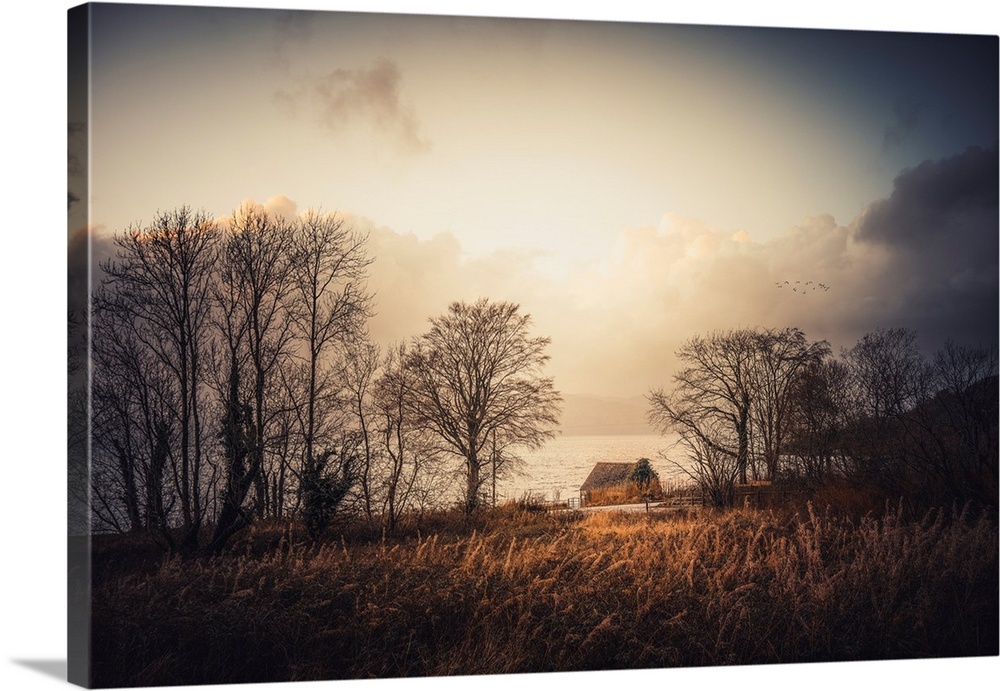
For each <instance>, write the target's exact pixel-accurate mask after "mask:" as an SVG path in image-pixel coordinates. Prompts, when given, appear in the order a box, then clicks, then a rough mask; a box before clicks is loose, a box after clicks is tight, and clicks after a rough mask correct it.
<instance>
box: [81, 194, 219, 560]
mask: <svg viewBox="0 0 1000 691" xmlns="http://www.w3.org/2000/svg"><path fill="white" fill-rule="evenodd" d="M218 238H219V234H218V230H217V228H216V225H215V223H214V222H213V221H212V219H210V218H209V217H208V216H207V215H205V214H203V213H199V212H193V211H191V210H190V209H189V208H187V207H182V208H179V209H176V210H174V211H170V212H165V213H161V214H159V215H157V216H156V217H155V218H154V220H153V222H152V223H150V224H149V225H146V226H141V227H140V226H134V227H132V228H131V229H129V230H128V231H127V232H125V233H123V234H120V235H118V236H117V237H116V238H115V245H116V247H117V252H116V256H115V258H114V259H112V260H110V261H108V262H106V263H105V264H104V265H102V269H103V271H104V273H105V279H104V281H103V284H102V285H103V288H104V290H103V291H102V293H101V295H102V296H103V297H102V298H101V299H102V300H104V301H105V304H104V305H103V308H104V309H108V310H111V311H114V312H115V313H117V314H118V315H120V316H121V319H122V320H123V322H124V323H127V324H128V325H129V328H130V329H131V332H132V334H133V336H134V338H135V341H136V343H137V345H138V346H139V347H141V348H143V349H145V350H146V351H148V352H149V353H150V354H151V356H152V357H153V358H154V359H155V360H156V361H157V362H158V363H159V364H160V365H162V366H163V367H164V368H165V369H166V370H167V371H168V372H169V373H170V376H171V378H172V380H173V385H174V386H176V391H177V399H176V401H177V405H176V408H175V409H173V410H171V419H170V420H166V421H164V422H165V424H166V425H167V426H168V427H170V428H175V429H176V430H177V433H178V436H179V439H178V445H179V450H178V453H177V454H176V455H171V471H172V476H173V483H174V486H175V489H176V492H177V497H178V499H179V502H180V509H181V518H182V527H183V536H182V541H181V547H182V548H185V549H190V548H193V547H195V546H196V545H197V540H198V532H199V530H200V528H201V525H202V522H203V520H204V514H205V509H206V503H205V502H206V493H205V492H204V488H203V480H204V479H205V477H206V471H207V467H206V458H205V457H206V454H205V453H204V451H205V450H204V448H203V445H202V442H203V429H202V428H203V424H204V419H203V416H204V413H203V408H204V406H205V404H206V402H205V399H206V396H207V392H206V390H205V371H204V359H205V358H206V357H207V348H208V338H209V334H208V325H209V318H210V314H211V310H212V300H211V286H212V282H213V280H214V267H215V260H216V256H217V249H218ZM98 347H100V346H98Z"/></svg>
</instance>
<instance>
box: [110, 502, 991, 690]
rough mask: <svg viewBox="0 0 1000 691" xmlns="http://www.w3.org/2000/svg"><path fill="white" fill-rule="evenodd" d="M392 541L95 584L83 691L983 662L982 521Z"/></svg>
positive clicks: (275, 530)
mask: <svg viewBox="0 0 1000 691" xmlns="http://www.w3.org/2000/svg"><path fill="white" fill-rule="evenodd" d="M434 525H436V526H437V527H438V528H440V529H439V530H434V531H431V532H425V531H420V530H419V529H414V530H412V531H409V532H407V533H405V534H402V535H400V536H398V537H395V538H387V537H383V536H378V537H375V536H368V537H364V536H360V537H358V536H351V535H344V536H340V537H338V538H331V539H330V540H329V541H326V542H322V543H311V542H309V541H307V540H306V539H305V538H304V536H302V535H301V534H299V532H298V531H297V529H296V528H295V527H294V526H285V527H281V526H271V527H268V528H262V529H258V531H257V533H256V534H251V535H249V536H248V537H247V538H246V539H245V540H244V542H243V543H242V544H240V545H238V546H236V547H235V548H234V549H233V550H232V551H230V552H229V553H227V554H224V555H221V556H215V557H203V558H194V559H186V560H182V559H179V558H164V559H162V561H160V562H159V563H158V564H156V565H155V566H153V567H152V568H133V567H129V568H128V569H126V570H115V569H109V570H106V571H99V573H101V574H102V575H101V576H100V577H99V579H98V582H97V583H96V584H95V597H94V612H93V615H94V682H95V684H96V685H99V686H136V685H140V686H141V685H160V684H189V683H233V682H244V681H245V682H252V681H257V682H261V681H283V680H309V679H335V678H367V677H399V676H424V675H450V674H489V673H511V672H544V671H568V670H592V669H621V668H639V667H665V666H682V665H683V666H693V665H717V664H752V663H782V662H807V661H837V660H840V661H846V660H863V659H890V658H916V657H935V656H968V655H996V654H997V652H998V649H997V645H998V644H997V631H998V616H997V612H998V600H997V598H998V596H997V573H998V565H997V541H998V536H997V525H996V521H995V518H993V517H990V516H982V515H973V514H972V513H971V512H969V511H965V512H961V511H957V510H952V511H945V510H935V511H932V512H930V513H928V514H927V515H926V516H924V517H923V519H922V520H918V521H913V520H907V519H905V518H904V516H903V514H902V512H901V511H899V510H896V511H888V512H886V513H885V514H884V515H882V516H881V517H874V516H872V515H870V514H869V515H867V516H864V517H862V518H861V519H858V520H852V519H849V518H845V517H843V516H839V515H836V514H834V513H833V512H830V511H827V510H818V509H816V508H814V507H813V506H812V505H808V506H807V507H806V508H805V509H804V510H803V511H800V512H799V513H794V514H789V513H781V512H771V511H754V510H749V509H747V510H736V511H730V512H726V513H714V512H709V511H705V512H699V513H693V514H689V515H663V514H650V515H647V514H645V513H640V514H618V513H610V512H608V513H597V514H590V515H584V514H582V513H579V512H577V513H562V514H546V513H540V512H534V511H525V510H518V509H517V508H516V507H514V508H511V507H505V508H503V509H500V510H497V511H495V512H487V513H486V514H484V515H483V517H481V518H479V519H477V520H474V521H462V520H459V519H457V518H454V519H451V520H449V519H443V518H438V519H436V521H435V522H434Z"/></svg>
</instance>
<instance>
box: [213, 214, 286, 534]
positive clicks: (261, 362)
mask: <svg viewBox="0 0 1000 691" xmlns="http://www.w3.org/2000/svg"><path fill="white" fill-rule="evenodd" d="M293 233H294V228H293V225H292V224H291V223H290V222H288V221H286V220H285V219H283V218H281V217H279V216H276V215H273V214H270V213H268V212H267V211H266V210H265V209H263V208H261V207H259V206H254V205H251V204H245V205H244V206H242V207H241V208H240V209H238V210H237V211H236V212H235V213H234V214H233V216H232V219H231V221H230V227H229V232H228V235H227V237H226V244H225V250H224V254H223V259H222V263H223V267H222V271H223V275H224V276H225V279H224V280H225V281H227V282H229V283H230V287H229V288H228V290H229V292H228V293H227V295H229V296H230V298H231V300H232V301H233V302H232V303H231V304H230V305H229V307H227V309H228V310H231V311H232V320H233V327H232V329H231V334H232V337H234V338H238V339H239V349H240V350H242V355H241V354H240V353H239V350H237V351H236V352H237V356H236V359H235V361H234V362H233V363H231V366H233V365H235V366H240V367H245V369H246V372H245V375H244V374H243V373H241V376H240V380H241V386H242V385H243V383H244V382H245V385H246V387H247V391H248V395H249V396H248V397H249V400H248V403H249V406H250V421H249V425H250V429H251V431H252V434H251V437H250V439H249V451H248V461H247V472H248V474H249V476H248V479H249V481H250V482H251V483H252V485H253V487H254V489H255V497H254V504H253V508H252V513H253V514H254V515H256V516H264V515H266V514H267V513H268V512H269V511H271V512H273V511H274V506H275V501H277V498H275V497H273V496H272V495H273V492H272V491H271V490H272V487H271V483H270V475H271V474H272V473H274V472H275V468H274V467H272V464H271V463H269V461H271V460H272V459H271V457H270V454H269V453H268V446H269V442H270V441H271V439H270V436H269V429H270V427H271V425H272V423H273V422H274V419H275V417H276V414H277V412H278V411H276V410H275V408H276V403H275V402H276V401H277V400H280V397H279V396H278V395H277V393H278V392H279V391H280V390H281V389H282V387H283V382H282V380H281V377H280V372H281V367H282V366H285V365H286V364H287V362H288V359H289V357H290V354H291V342H292V338H293V336H294V331H293V315H292V312H291V307H290V302H291V300H290V296H291V294H292V291H293V290H294V288H295V283H294V279H293V274H292V265H293V262H292V257H293V251H292V250H293V247H294V245H293V242H294V235H293ZM229 348H230V352H233V349H232V345H230V346H229ZM240 502H242V498H240Z"/></svg>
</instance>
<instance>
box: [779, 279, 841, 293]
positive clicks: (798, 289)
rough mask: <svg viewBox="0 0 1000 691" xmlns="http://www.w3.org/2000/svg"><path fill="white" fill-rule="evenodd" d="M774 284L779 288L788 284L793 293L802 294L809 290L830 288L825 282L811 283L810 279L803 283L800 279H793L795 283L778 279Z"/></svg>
mask: <svg viewBox="0 0 1000 691" xmlns="http://www.w3.org/2000/svg"><path fill="white" fill-rule="evenodd" d="M774 285H776V286H777V287H779V288H785V287H786V286H788V287H790V288H791V289H792V292H793V293H802V294H803V295H805V294H806V293H807V292H809V291H810V290H823V291H827V290H830V286H828V285H826V284H825V283H813V282H812V281H806V282H805V283H802V281H795V283H789V282H788V281H784V282H781V281H778V282H777V283H775V284H774ZM809 286H812V288H810V287H809Z"/></svg>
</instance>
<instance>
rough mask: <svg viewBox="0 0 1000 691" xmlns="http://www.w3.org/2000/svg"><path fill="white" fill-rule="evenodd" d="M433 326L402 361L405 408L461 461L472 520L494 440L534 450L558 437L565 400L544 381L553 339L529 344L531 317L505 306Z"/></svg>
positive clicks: (461, 309)
mask: <svg viewBox="0 0 1000 691" xmlns="http://www.w3.org/2000/svg"><path fill="white" fill-rule="evenodd" d="M430 322H431V328H430V330H429V331H428V332H427V333H425V334H423V335H422V336H420V337H419V338H417V339H416V340H415V341H414V343H413V346H412V349H411V352H410V354H409V356H408V357H407V366H408V368H409V369H410V370H411V371H412V373H413V377H414V381H413V388H412V390H411V395H410V396H409V402H408V404H407V405H408V407H409V409H410V411H411V412H412V413H413V414H414V415H415V417H416V419H417V420H418V421H419V422H420V424H421V425H423V426H425V427H426V428H427V429H428V430H430V431H431V432H433V435H434V438H435V440H436V442H437V445H438V446H439V449H440V450H441V451H443V452H447V453H451V454H454V455H456V456H458V457H460V458H461V459H462V461H463V463H464V474H465V485H466V486H465V510H466V512H468V513H471V512H473V511H475V510H476V508H477V507H478V506H479V502H480V491H481V489H482V482H483V469H484V466H485V464H486V463H488V462H489V459H490V454H489V453H488V451H487V449H488V448H489V444H490V443H491V440H492V439H493V437H494V435H495V436H496V438H497V439H498V440H499V443H500V444H502V445H504V446H515V445H517V446H523V447H527V448H538V447H540V446H541V445H542V444H544V442H545V441H546V440H547V439H549V438H551V437H552V436H553V435H554V433H555V427H556V425H557V424H558V415H559V411H560V404H561V400H562V399H561V397H560V396H559V393H558V392H557V391H556V390H555V388H554V386H553V381H552V379H551V377H545V376H543V374H542V370H543V368H544V365H545V363H546V362H547V361H548V359H549V358H548V356H547V355H546V354H545V349H546V347H547V346H548V345H549V343H550V339H548V338H542V337H532V336H530V335H529V328H530V326H531V317H530V315H522V314H520V308H519V306H518V305H516V304H513V303H509V302H490V301H489V300H486V299H480V300H478V301H476V302H474V303H472V304H469V303H464V302H456V303H452V305H451V306H450V307H449V309H448V312H447V313H446V314H444V315H442V316H439V317H435V318H432V319H431V320H430Z"/></svg>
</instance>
